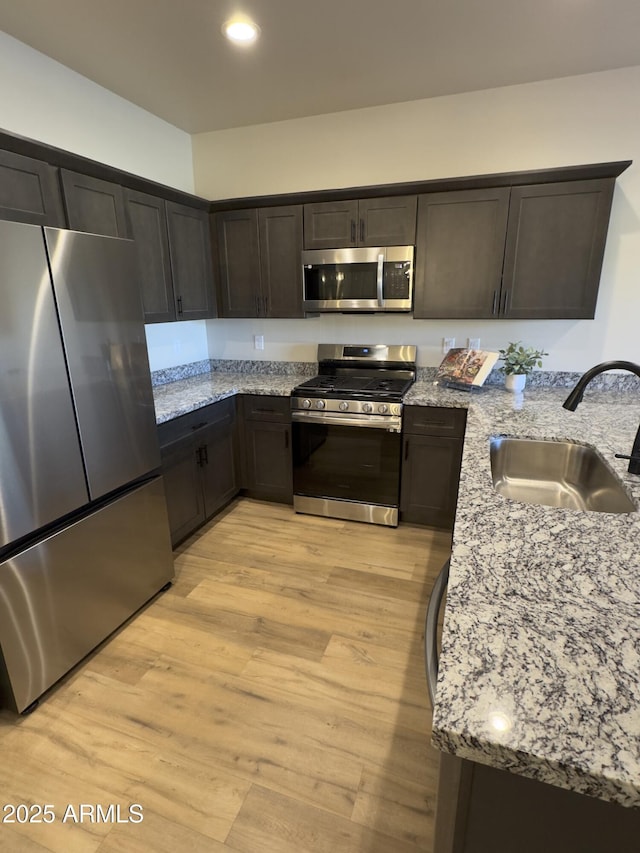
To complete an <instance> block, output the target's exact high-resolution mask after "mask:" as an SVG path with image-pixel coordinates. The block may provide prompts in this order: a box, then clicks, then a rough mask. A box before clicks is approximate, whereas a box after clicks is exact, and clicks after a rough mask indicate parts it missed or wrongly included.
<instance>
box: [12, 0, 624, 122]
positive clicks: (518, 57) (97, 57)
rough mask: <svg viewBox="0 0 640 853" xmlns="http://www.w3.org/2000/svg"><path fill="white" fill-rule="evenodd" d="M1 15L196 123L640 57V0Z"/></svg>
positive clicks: (262, 3)
mask: <svg viewBox="0 0 640 853" xmlns="http://www.w3.org/2000/svg"><path fill="white" fill-rule="evenodd" d="M235 11H242V12H244V13H246V14H248V15H249V16H251V17H252V18H253V19H254V20H255V21H256V22H257V23H258V24H259V26H260V27H261V30H262V35H261V38H260V40H259V42H258V43H257V44H256V45H255V46H254V47H253V48H238V47H234V46H233V45H231V44H229V43H228V42H226V40H225V39H224V38H223V37H222V34H221V29H220V28H221V26H222V23H223V22H224V21H225V20H227V18H229V17H230V16H231V14H232V13H233V12H235ZM53 12H55V15H53V14H52V13H53ZM0 28H1V29H2V30H4V31H5V32H6V33H8V34H9V35H11V36H14V37H15V38H17V39H19V40H20V41H23V42H25V43H26V44H28V45H30V46H32V47H34V48H36V49H37V50H39V51H41V52H42V53H45V54H47V55H48V56H50V57H52V58H53V59H56V60H57V61H59V62H61V63H63V64H64V65H66V66H68V67H69V68H72V69H73V70H75V71H77V72H79V73H80V74H83V75H84V76H85V77H88V78H89V79H91V80H93V81H95V82H96V83H99V84H100V85H101V86H104V87H106V88H107V89H110V90H111V91H113V92H115V93H117V94H118V95H121V96H122V97H123V98H126V99H127V100H129V101H132V102H133V103H134V104H137V105H138V106H140V107H143V108H144V109H146V110H149V111H150V112H152V113H154V114H155V115H157V116H159V117H160V118H163V119H165V120H166V121H168V122H170V123H171V124H173V125H175V126H177V127H179V128H182V129H183V130H185V131H187V132H189V133H199V132H203V131H211V130H221V129H224V128H231V127H240V126H245V125H251V124H260V123H263V122H273V121H281V120H283V119H291V118H299V117H302V116H312V115H320V114H323V113H329V112H337V111H341V110H351V109H357V108H359V107H370V106H377V105H381V104H389V103H395V102H401V101H411V100H416V99H420V98H429V97H433V96H436V95H450V94H455V93H459V92H466V91H474V90H479V89H487V88H493V87H496V86H507V85H511V84H516V83H526V82H532V81H536V80H545V79H550V78H553V77H565V76H569V75H574V74H585V73H588V72H592V71H604V70H608V69H613V68H621V67H624V66H630V65H640V2H639V0H534V2H532V0H529V2H523V0H483V2H478V0H238V2H235V0H55V3H52V2H51V0H18V2H16V0H0Z"/></svg>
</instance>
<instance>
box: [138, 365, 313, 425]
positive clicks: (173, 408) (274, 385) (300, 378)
mask: <svg viewBox="0 0 640 853" xmlns="http://www.w3.org/2000/svg"><path fill="white" fill-rule="evenodd" d="M308 378H309V377H308V376H306V375H298V374H295V373H293V374H287V375H284V374H273V373H271V374H269V373H264V374H258V375H252V374H249V373H228V372H220V373H202V374H200V375H199V376H192V377H189V378H187V379H180V380H178V381H177V382H169V383H167V384H166V385H159V386H157V387H156V388H154V389H153V399H154V404H155V408H156V423H158V424H163V423H165V421H171V420H173V419H174V418H178V417H180V415H186V414H187V413H188V412H193V411H195V410H196V409H200V408H202V406H208V405H209V404H210V403H217V402H218V401H219V400H224V398H225V397H233V395H234V394H270V395H272V396H278V397H288V396H289V394H291V391H292V390H293V389H294V388H295V387H296V385H299V384H300V383H301V382H304V380H305V379H308Z"/></svg>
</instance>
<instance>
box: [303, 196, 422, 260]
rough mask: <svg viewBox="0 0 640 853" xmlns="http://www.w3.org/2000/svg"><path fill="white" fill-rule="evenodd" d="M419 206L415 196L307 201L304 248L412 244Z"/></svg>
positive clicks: (414, 237)
mask: <svg viewBox="0 0 640 853" xmlns="http://www.w3.org/2000/svg"><path fill="white" fill-rule="evenodd" d="M416 206H417V196H415V195H402V196H386V197H382V198H365V199H348V200H346V201H327V202H316V203H312V204H305V206H304V248H305V249H341V248H349V247H354V246H412V245H413V244H414V243H415V239H416Z"/></svg>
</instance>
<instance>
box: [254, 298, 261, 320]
mask: <svg viewBox="0 0 640 853" xmlns="http://www.w3.org/2000/svg"><path fill="white" fill-rule="evenodd" d="M254 300H255V308H256V317H259V316H260V297H259V296H255V297H254Z"/></svg>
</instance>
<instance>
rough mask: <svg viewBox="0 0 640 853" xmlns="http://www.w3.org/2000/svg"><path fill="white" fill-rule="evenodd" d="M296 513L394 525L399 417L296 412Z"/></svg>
mask: <svg viewBox="0 0 640 853" xmlns="http://www.w3.org/2000/svg"><path fill="white" fill-rule="evenodd" d="M291 417H292V421H293V491H294V499H293V505H294V509H295V510H296V512H305V513H310V514H312V515H324V516H328V517H330V518H345V519H351V520H354V521H367V522H370V523H373V524H385V525H388V526H391V527H396V526H397V524H398V507H399V501H400V464H401V449H402V438H401V419H400V418H399V417H392V416H389V417H381V416H377V415H348V414H337V413H335V414H334V413H332V412H306V411H294V412H292V414H291Z"/></svg>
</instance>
